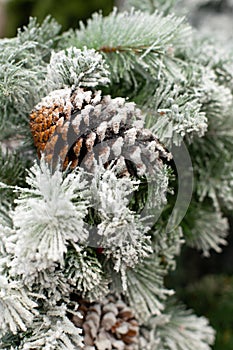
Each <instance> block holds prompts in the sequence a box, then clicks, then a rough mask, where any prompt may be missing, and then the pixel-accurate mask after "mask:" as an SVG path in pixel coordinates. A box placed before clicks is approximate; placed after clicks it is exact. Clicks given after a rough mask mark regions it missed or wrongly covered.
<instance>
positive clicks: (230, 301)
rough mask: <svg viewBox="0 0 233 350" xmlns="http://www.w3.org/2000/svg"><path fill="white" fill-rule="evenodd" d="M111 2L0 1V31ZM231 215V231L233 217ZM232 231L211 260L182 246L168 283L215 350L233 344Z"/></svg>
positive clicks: (84, 14) (80, 16)
mask: <svg viewBox="0 0 233 350" xmlns="http://www.w3.org/2000/svg"><path fill="white" fill-rule="evenodd" d="M119 1H122V0H119ZM142 1H143V0H142ZM186 1H190V0H186ZM184 2H185V1H184ZM203 2H205V6H204V10H205V11H206V12H207V13H208V15H209V14H210V13H211V11H212V12H213V13H214V15H215V16H216V14H220V12H221V11H223V12H224V11H225V10H226V11H228V12H229V9H227V4H228V5H229V0H213V1H209V2H208V1H204V0H203ZM220 3H221V4H222V7H221V11H220V7H219V4H220ZM113 4H114V1H113V0H85V1H83V0H5V1H4V0H0V36H1V37H3V36H14V35H16V32H17V28H18V27H21V26H23V25H25V24H27V23H28V17H29V16H35V17H37V18H38V19H39V21H42V20H43V19H44V18H45V17H46V15H48V14H51V15H52V16H53V17H54V18H56V20H57V21H58V22H59V23H60V24H61V25H62V29H63V31H64V30H67V29H68V28H70V27H72V28H77V27H78V22H79V20H83V21H84V22H85V21H86V19H87V18H89V17H90V16H91V14H92V13H93V12H95V11H100V10H101V11H102V12H103V14H104V15H107V14H108V13H109V12H110V11H111V9H112V7H113ZM208 4H209V5H208ZM224 4H225V5H224ZM213 5H214V6H213ZM224 9H225V10H224ZM198 16H199V17H198ZM201 16H203V6H202V7H201V6H200V11H199V9H198V8H195V13H194V14H193V16H191V15H190V17H192V19H191V20H192V22H193V23H194V24H195V23H198V19H199V18H202V17H201ZM229 220H230V223H231V227H232V229H231V232H232V231H233V219H231V218H230V219H229ZM231 236H232V235H230V236H229V239H228V240H229V245H228V246H227V247H225V248H224V249H223V253H222V254H216V253H213V254H212V255H211V257H210V258H208V259H206V258H203V257H202V256H201V254H199V253H198V252H197V251H195V250H193V249H190V248H187V247H184V248H183V250H182V254H181V256H180V257H178V261H177V263H178V268H177V269H176V271H174V272H172V273H171V274H170V275H169V276H168V277H167V285H168V286H169V287H171V288H174V286H175V289H176V291H177V294H178V297H179V298H180V299H181V300H183V301H184V302H185V303H186V305H187V306H188V307H191V308H193V309H194V310H195V312H196V313H197V314H198V315H205V316H207V317H208V318H209V320H210V323H211V324H212V326H213V327H214V328H215V329H216V330H217V339H216V344H215V346H214V350H232V349H233V277H232V276H233V239H232V237H231ZM197 350H198V349H197Z"/></svg>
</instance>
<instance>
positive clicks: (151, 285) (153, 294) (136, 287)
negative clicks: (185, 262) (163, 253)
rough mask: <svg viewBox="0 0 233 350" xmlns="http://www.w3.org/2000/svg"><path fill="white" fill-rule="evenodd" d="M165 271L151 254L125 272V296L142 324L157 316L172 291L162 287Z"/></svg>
mask: <svg viewBox="0 0 233 350" xmlns="http://www.w3.org/2000/svg"><path fill="white" fill-rule="evenodd" d="M165 275H166V269H164V268H162V267H161V265H160V259H159V258H158V257H157V256H156V255H155V254H152V255H150V256H149V257H148V258H146V259H144V261H143V262H142V263H141V264H138V265H137V266H136V267H135V268H134V269H129V270H128V271H127V287H128V288H127V295H128V298H129V303H130V305H131V306H132V308H133V309H134V310H135V312H136V313H137V315H138V317H139V319H140V320H141V321H142V322H143V321H144V322H145V321H146V320H148V318H150V317H151V315H159V314H160V313H161V311H162V310H163V309H164V305H163V302H164V300H165V299H166V297H167V296H168V295H171V294H173V291H171V290H168V289H166V288H165V287H164V281H163V279H164V276H165Z"/></svg>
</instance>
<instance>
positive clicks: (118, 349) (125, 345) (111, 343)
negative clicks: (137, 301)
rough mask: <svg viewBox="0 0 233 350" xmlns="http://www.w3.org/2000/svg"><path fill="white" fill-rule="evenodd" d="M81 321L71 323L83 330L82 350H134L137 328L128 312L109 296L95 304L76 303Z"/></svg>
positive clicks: (122, 304) (121, 303)
mask: <svg viewBox="0 0 233 350" xmlns="http://www.w3.org/2000/svg"><path fill="white" fill-rule="evenodd" d="M78 303H79V312H80V313H81V314H82V316H83V318H79V317H78V316H73V317H72V321H73V323H74V324H75V325H76V326H77V327H80V328H82V329H83V333H84V345H85V346H84V349H85V350H95V349H97V350H111V349H114V350H138V349H139V347H138V342H139V324H138V322H137V320H136V319H135V317H134V314H133V312H132V310H131V309H130V308H129V307H128V306H127V305H126V304H125V303H124V302H123V301H122V300H121V299H119V298H118V299H117V298H116V297H114V296H112V295H110V296H108V297H106V298H105V299H104V300H102V301H101V302H98V303H89V302H88V301H85V300H82V299H80V300H78Z"/></svg>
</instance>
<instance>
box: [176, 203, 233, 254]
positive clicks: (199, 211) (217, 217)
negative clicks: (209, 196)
mask: <svg viewBox="0 0 233 350" xmlns="http://www.w3.org/2000/svg"><path fill="white" fill-rule="evenodd" d="M207 218H208V220H207ZM182 227H183V232H184V237H185V239H186V242H187V244H188V245H190V246H191V247H195V248H197V249H199V250H201V251H202V252H203V254H204V256H209V255H210V251H211V249H213V250H215V251H216V252H218V253H219V252H221V251H222V248H221V247H222V246H224V245H226V244H227V241H226V239H225V238H226V236H227V234H228V229H229V227H228V221H227V219H226V218H224V217H223V216H222V214H221V212H219V211H215V210H214V208H211V206H210V205H209V206H206V205H205V204H204V203H203V204H201V203H194V204H193V203H191V205H190V207H189V209H188V212H187V214H186V216H185V218H184V220H183V222H182Z"/></svg>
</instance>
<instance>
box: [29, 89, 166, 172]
mask: <svg viewBox="0 0 233 350" xmlns="http://www.w3.org/2000/svg"><path fill="white" fill-rule="evenodd" d="M143 123H144V121H143V115H142V113H141V111H140V110H139V109H138V108H136V107H135V104H134V103H132V102H125V99H124V98H120V97H118V98H114V99H112V98H111V97H110V96H103V97H102V96H101V91H91V90H84V89H82V88H77V89H75V90H71V89H69V88H66V89H61V90H55V91H53V92H52V93H50V94H49V95H48V96H46V97H45V98H44V99H43V100H42V101H41V102H40V103H39V104H38V105H37V106H36V107H35V108H34V110H33V111H32V113H31V115H30V126H31V131H32V135H33V139H34V143H35V146H36V147H37V150H38V153H39V155H40V153H41V152H44V153H45V156H46V159H47V160H48V161H56V160H57V159H58V158H59V159H61V161H62V163H63V168H64V169H65V168H66V167H67V165H68V164H69V163H70V164H71V168H75V167H76V166H77V165H81V166H84V167H85V168H86V169H88V170H91V169H92V166H93V164H94V159H96V160H99V159H100V158H101V161H102V163H103V164H108V162H110V161H111V160H115V161H116V162H118V164H119V166H120V168H121V169H122V170H121V172H122V174H127V173H128V174H132V173H133V174H134V175H135V173H137V174H138V175H143V174H145V173H146V171H147V172H148V170H149V168H152V167H153V165H157V166H159V164H160V163H161V160H160V158H167V159H169V158H170V157H171V155H170V154H169V153H168V152H167V151H166V150H165V149H164V147H163V146H162V145H161V144H160V143H159V141H158V140H157V138H156V137H155V136H154V135H153V134H152V133H151V132H150V131H149V130H146V129H144V128H143Z"/></svg>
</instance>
